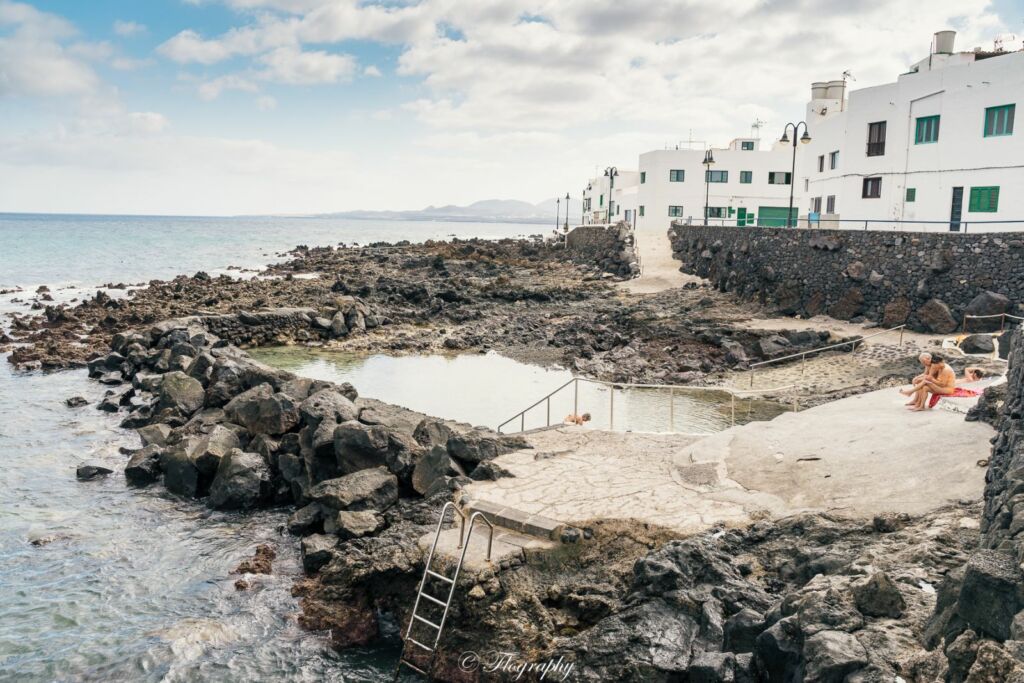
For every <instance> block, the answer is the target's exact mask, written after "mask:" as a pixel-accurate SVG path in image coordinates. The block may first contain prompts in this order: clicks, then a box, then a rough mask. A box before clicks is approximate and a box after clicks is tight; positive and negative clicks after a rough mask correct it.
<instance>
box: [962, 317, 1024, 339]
mask: <svg viewBox="0 0 1024 683" xmlns="http://www.w3.org/2000/svg"><path fill="white" fill-rule="evenodd" d="M968 318H971V319H972V320H980V319H982V318H1000V321H999V331H1000V332H1004V331H1005V330H1006V319H1007V318H1013V319H1014V320H1021V321H1024V318H1022V317H1021V316H1019V315H1012V314H1010V313H993V314H991V315H969V314H964V322H963V324H962V325H961V326H960V332H961V333H962V334H967V319H968Z"/></svg>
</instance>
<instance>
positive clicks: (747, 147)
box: [740, 140, 754, 152]
mask: <svg viewBox="0 0 1024 683" xmlns="http://www.w3.org/2000/svg"><path fill="white" fill-rule="evenodd" d="M740 149H742V150H743V151H745V152H751V151H753V150H754V142H753V141H752V140H744V141H743V142H741V143H740Z"/></svg>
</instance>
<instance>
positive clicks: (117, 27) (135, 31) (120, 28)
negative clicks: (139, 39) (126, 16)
mask: <svg viewBox="0 0 1024 683" xmlns="http://www.w3.org/2000/svg"><path fill="white" fill-rule="evenodd" d="M145 32H146V27H145V26H144V25H143V24H139V23H136V22H134V21H122V20H121V19H118V20H117V21H115V22H114V33H116V34H117V35H119V36H121V37H122V38H130V37H132V36H137V35H139V34H142V33H145Z"/></svg>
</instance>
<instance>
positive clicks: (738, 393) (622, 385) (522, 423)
mask: <svg viewBox="0 0 1024 683" xmlns="http://www.w3.org/2000/svg"><path fill="white" fill-rule="evenodd" d="M580 382H588V383H590V384H597V385H599V386H604V387H609V388H610V389H611V391H610V393H609V395H608V412H609V418H608V427H609V429H610V430H612V431H614V429H615V389H667V390H668V391H669V423H670V426H674V424H675V392H676V391H682V392H687V391H717V392H721V393H726V394H729V395H730V398H731V422H732V424H735V423H736V398H737V397H741V398H742V397H743V396H745V395H748V394H771V393H775V392H779V391H785V390H788V389H799V388H801V386H800V385H798V384H788V385H784V386H778V387H771V388H769V389H757V390H756V391H755V390H749V389H733V388H732V387H727V386H694V385H688V384H644V383H638V382H608V381H605V380H600V379H591V378H589V377H573V378H572V379H571V380H569V381H568V382H566V383H565V384H563V385H561V386H559V387H558V388H557V389H554V390H553V391H551V392H549V393H548V394H546V395H545V396H543V397H541V399H540V400H539V401H536V402H535V403H533V404H531V405H529V406H527V407H526V408H524V409H523V410H521V411H519V412H518V413H516V414H515V415H513V416H512V417H510V418H509V419H507V420H505V421H504V422H502V423H501V424H500V425H498V427H497V432H498V433H499V434H501V433H502V429H504V428H505V426H506V425H508V424H509V423H512V422H515V421H516V420H519V431H520V432H525V431H526V414H527V413H528V412H530V411H531V410H533V409H534V408H536V407H537V406H539V405H541V404H542V403H545V402H546V403H547V419H546V422H545V426H546V427H550V426H551V398H552V397H553V396H554V395H556V394H558V393H559V392H560V391H562V390H563V389H565V388H566V387H568V386H569V385H570V384H571V385H573V415H577V414H579V383H580ZM796 408H797V401H796V398H795V397H794V399H793V409H794V410H796Z"/></svg>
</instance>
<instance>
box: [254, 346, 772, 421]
mask: <svg viewBox="0 0 1024 683" xmlns="http://www.w3.org/2000/svg"><path fill="white" fill-rule="evenodd" d="M250 353H251V355H253V356H254V357H255V358H257V359H258V360H260V361H262V362H264V363H267V364H268V365H272V366H274V367H278V368H281V369H284V370H288V371H290V372H294V373H296V374H298V375H303V376H306V377H312V378H315V379H323V380H328V381H331V382H339V383H340V382H351V383H352V385H353V386H355V387H356V388H357V389H358V390H359V392H360V394H361V395H363V396H368V397H371V398H376V399H379V400H381V401H385V402H387V403H393V404H396V405H400V406H404V407H406V408H409V409H411V410H416V411H420V412H423V413H427V414H428V415H434V416H437V417H443V418H445V419H451V420H458V421H461V422H469V423H470V424H474V425H483V426H486V427H490V428H492V429H494V428H496V427H498V426H499V425H500V424H502V423H503V422H505V421H506V420H509V419H510V418H512V417H514V416H516V415H517V413H519V411H521V410H523V409H525V408H527V407H528V406H530V405H532V404H534V403H536V402H537V401H538V400H540V399H542V398H543V397H544V396H546V395H547V394H548V393H550V392H551V391H553V390H555V389H557V388H558V387H559V386H561V385H563V384H565V383H567V382H569V381H570V380H572V378H573V374H572V373H571V372H569V371H568V370H564V369H551V368H543V367H540V366H537V365H531V364H527V363H521V362H519V361H516V360H512V359H511V358H506V357H504V356H501V355H499V354H497V353H493V352H490V353H486V354H452V355H442V354H433V355H408V356H389V355H384V354H374V355H365V354H355V353H348V352H339V351H331V350H326V349H311V348H305V347H296V346H282V347H274V348H264V349H257V350H254V351H250ZM609 393H610V392H609V389H608V387H606V386H602V385H598V384H592V383H589V382H580V383H579V395H578V398H577V396H576V395H575V393H574V387H573V386H569V387H566V388H564V389H562V390H561V391H560V392H558V393H557V394H555V395H554V396H552V398H551V407H550V416H551V421H552V423H555V424H557V423H561V422H562V420H563V419H564V418H565V416H566V415H568V414H570V413H572V412H573V407H574V402H578V410H579V412H580V413H581V414H582V413H585V412H589V413H590V414H591V418H592V420H591V422H589V423H588V424H587V426H588V427H591V428H594V429H608V427H609V425H610V424H612V420H614V427H615V429H617V430H631V431H646V432H669V431H675V432H684V433H691V434H711V433H714V432H718V431H721V430H722V429H726V428H728V427H729V426H730V425H731V423H732V410H733V405H732V401H731V398H730V396H729V394H727V393H725V392H722V391H716V390H714V389H708V390H706V391H696V392H686V393H681V392H679V391H676V392H669V391H668V390H666V389H624V388H618V389H616V390H615V397H614V399H611V397H610V396H609ZM735 408H736V422H737V424H743V423H745V422H750V421H752V420H767V419H771V418H772V417H775V416H776V415H778V414H780V413H782V412H785V411H786V410H787V407H786V406H784V405H781V404H778V403H774V402H771V401H762V400H747V399H743V400H738V401H736V406H735ZM547 420H548V406H547V403H546V402H544V403H541V404H540V405H538V406H536V407H535V408H533V409H531V410H530V411H528V412H527V413H526V417H525V420H524V421H521V420H520V419H519V418H518V417H517V418H516V419H515V420H513V421H512V422H509V424H507V425H506V426H505V428H504V431H506V432H516V431H519V429H520V427H521V426H525V428H526V429H535V428H538V427H543V426H545V425H546V423H547Z"/></svg>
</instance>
